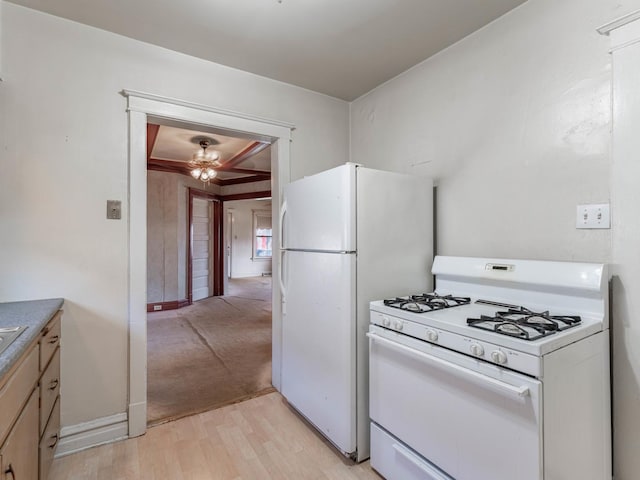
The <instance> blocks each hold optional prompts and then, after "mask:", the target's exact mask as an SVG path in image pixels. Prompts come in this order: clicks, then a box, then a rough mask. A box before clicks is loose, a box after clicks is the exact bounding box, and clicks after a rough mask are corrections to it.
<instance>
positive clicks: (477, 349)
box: [469, 343, 484, 357]
mask: <svg viewBox="0 0 640 480" xmlns="http://www.w3.org/2000/svg"><path fill="white" fill-rule="evenodd" d="M469 350H471V355H475V356H476V357H481V356H483V355H484V348H482V345H480V344H479V343H472V344H471V347H469Z"/></svg>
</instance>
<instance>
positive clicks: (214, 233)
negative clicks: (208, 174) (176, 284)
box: [187, 188, 224, 303]
mask: <svg viewBox="0 0 640 480" xmlns="http://www.w3.org/2000/svg"><path fill="white" fill-rule="evenodd" d="M223 230H224V229H223V217H222V201H221V200H220V199H219V197H218V196H217V195H214V194H210V193H207V192H203V191H200V190H196V189H193V188H190V189H189V223H188V242H187V259H188V265H187V271H188V273H187V296H188V298H189V302H190V303H191V302H195V301H197V300H201V299H203V298H207V297H211V296H216V295H223V294H224V263H223V262H224V247H223V243H224V242H223V241H222V240H223Z"/></svg>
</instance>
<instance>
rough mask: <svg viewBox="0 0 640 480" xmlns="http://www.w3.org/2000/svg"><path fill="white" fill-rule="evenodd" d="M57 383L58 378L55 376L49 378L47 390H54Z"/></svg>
mask: <svg viewBox="0 0 640 480" xmlns="http://www.w3.org/2000/svg"><path fill="white" fill-rule="evenodd" d="M59 383H60V380H58V379H57V378H56V379H54V380H51V382H49V390H55V389H56V387H57V386H58V384H59Z"/></svg>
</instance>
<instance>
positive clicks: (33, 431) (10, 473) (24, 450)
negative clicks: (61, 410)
mask: <svg viewBox="0 0 640 480" xmlns="http://www.w3.org/2000/svg"><path fill="white" fill-rule="evenodd" d="M38 397H39V396H38V390H37V389H36V390H34V391H33V392H32V394H31V396H30V397H29V401H28V402H27V405H26V407H25V408H24V410H23V411H22V413H21V414H20V417H18V420H17V422H16V424H15V425H14V427H13V429H12V430H11V433H10V434H9V436H8V437H7V440H6V441H5V442H4V445H2V448H0V466H1V468H2V469H1V470H0V472H1V475H0V479H2V480H38V462H37V461H35V459H37V458H38V437H39V427H38V423H39V412H38Z"/></svg>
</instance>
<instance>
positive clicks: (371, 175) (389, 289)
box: [279, 164, 433, 461]
mask: <svg viewBox="0 0 640 480" xmlns="http://www.w3.org/2000/svg"><path fill="white" fill-rule="evenodd" d="M281 226H282V227H281V228H282V236H281V238H282V241H281V242H282V243H281V252H280V254H281V262H282V263H281V265H282V267H281V273H280V279H279V281H280V287H281V290H282V298H283V302H282V312H283V319H282V394H283V395H284V397H285V398H286V399H287V401H288V402H289V404H290V405H292V406H293V407H294V408H295V409H296V410H297V411H298V412H299V413H301V414H302V415H303V416H304V417H305V418H306V419H307V420H308V421H309V422H311V423H312V424H313V425H314V426H315V427H316V428H317V429H318V430H319V431H320V432H321V433H322V434H323V435H324V436H325V437H326V438H327V439H329V441H330V442H331V443H333V444H334V446H335V447H336V448H338V449H339V450H340V451H341V452H342V453H343V454H344V455H346V456H349V457H351V458H353V459H354V460H356V461H363V460H366V459H367V458H368V457H369V401H368V396H369V393H368V392H369V390H368V388H369V382H368V380H369V378H368V376H369V370H368V363H369V362H368V359H369V344H368V340H367V338H366V336H365V333H366V331H367V329H368V324H369V302H370V301H373V300H380V299H383V298H389V297H393V296H396V295H406V294H408V293H415V292H420V291H424V292H427V291H431V288H432V277H431V273H430V270H431V263H432V260H433V182H432V180H431V179H429V178H425V177H420V176H411V175H404V174H398V173H391V172H384V171H379V170H373V169H369V168H364V167H361V166H358V165H355V164H346V165H343V166H340V167H337V168H333V169H331V170H327V171H325V172H322V173H319V174H316V175H313V176H310V177H305V178H302V179H300V180H297V181H294V182H292V183H290V184H289V185H287V186H285V188H284V201H283V205H282V210H281ZM398 394H399V395H401V394H410V392H404V393H402V392H398Z"/></svg>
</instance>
